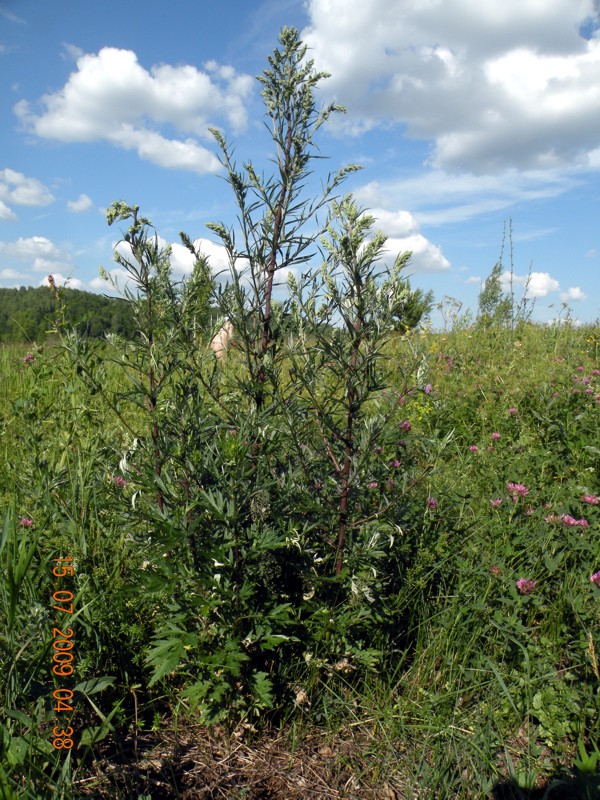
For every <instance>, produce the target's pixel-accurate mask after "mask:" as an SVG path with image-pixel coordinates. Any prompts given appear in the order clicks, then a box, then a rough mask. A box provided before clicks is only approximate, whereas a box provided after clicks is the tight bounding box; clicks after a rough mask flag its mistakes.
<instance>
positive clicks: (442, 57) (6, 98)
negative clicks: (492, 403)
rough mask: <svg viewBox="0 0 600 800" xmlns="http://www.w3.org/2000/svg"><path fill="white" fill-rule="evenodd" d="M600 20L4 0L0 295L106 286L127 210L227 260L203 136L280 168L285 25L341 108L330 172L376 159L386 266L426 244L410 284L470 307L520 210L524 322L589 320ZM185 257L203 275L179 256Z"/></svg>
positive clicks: (360, 6) (593, 302) (524, 7)
mask: <svg viewBox="0 0 600 800" xmlns="http://www.w3.org/2000/svg"><path fill="white" fill-rule="evenodd" d="M598 15H599V8H598V3H597V0H526V2H523V0H370V1H369V2H368V3H367V2H365V1H364V0H307V2H302V0H264V2H252V3H251V2H248V1H247V0H246V1H245V2H242V1H241V0H239V1H238V0H236V1H229V0H223V2H221V3H218V4H216V3H202V2H198V0H172V2H169V3H166V2H159V0H146V2H144V3H142V2H129V3H122V2H118V3H117V2H114V0H102V2H101V3H98V2H91V0H88V1H87V2H86V1H85V0H55V2H53V3H40V2H39V0H18V2H17V1H16V0H15V2H11V0H0V86H1V92H0V103H1V104H2V108H1V118H2V120H3V122H2V125H1V126H0V137H1V142H0V144H1V152H2V159H1V161H0V285H1V286H20V285H32V286H37V285H41V284H43V283H44V282H45V280H46V275H47V274H48V273H52V274H54V275H55V276H58V280H59V282H60V281H64V280H67V279H69V285H71V286H74V287H78V288H84V289H91V290H93V291H99V292H106V291H107V286H106V284H105V283H104V282H103V281H102V279H101V278H100V277H99V273H98V267H99V266H100V265H102V266H104V267H105V268H106V269H108V270H110V271H112V270H114V269H115V268H116V265H115V264H114V263H113V261H112V252H113V247H114V245H115V242H116V239H117V238H118V232H117V231H116V230H115V229H112V228H108V227H107V225H106V222H105V217H104V212H105V209H106V208H107V206H109V205H110V203H111V202H113V201H114V200H118V199H123V200H125V201H127V202H128V203H130V204H134V203H135V204H137V205H139V206H140V207H141V208H142V212H143V213H144V215H145V216H148V217H150V219H151V220H152V222H153V223H154V225H155V226H156V228H157V230H158V232H159V234H160V235H161V237H163V238H164V239H165V241H168V242H171V243H177V242H178V232H179V231H180V230H184V231H185V232H186V233H187V234H188V235H189V236H190V237H191V238H192V239H195V240H202V247H203V249H204V250H205V251H206V252H207V253H208V255H209V256H210V259H211V263H212V264H213V267H214V268H215V270H217V269H219V268H220V267H222V265H223V263H224V256H223V253H222V251H221V250H220V249H219V247H218V246H217V244H216V243H215V242H214V241H213V240H212V239H211V234H210V231H208V230H207V228H206V223H207V222H211V221H217V220H219V221H223V222H225V223H226V224H228V225H229V224H233V223H234V221H235V208H234V206H233V203H232V199H231V194H230V191H229V190H228V187H227V185H226V183H225V182H224V181H223V180H222V172H220V171H219V166H218V162H217V161H216V158H215V156H216V147H215V144H214V141H213V139H212V137H211V136H210V135H209V134H208V131H207V128H208V126H209V125H211V126H216V127H218V128H220V129H221V130H222V131H223V133H224V134H225V136H226V138H227V139H228V141H230V142H232V143H235V147H236V153H237V155H238V158H239V159H240V161H246V160H252V161H254V162H255V163H257V164H259V165H262V164H266V163H268V162H267V159H268V157H269V155H270V141H269V138H268V136H267V135H266V131H265V128H264V124H263V108H262V104H261V100H260V93H259V89H260V87H259V84H258V82H257V81H256V80H255V76H256V75H257V74H259V73H260V72H262V70H263V69H264V68H265V66H266V64H267V62H266V57H267V55H268V54H269V53H270V52H271V51H272V50H273V48H274V46H275V45H276V43H277V35H278V32H279V31H280V29H281V28H282V27H283V26H284V25H293V26H295V27H297V28H299V29H300V30H301V31H302V35H303V38H304V40H305V41H306V43H307V44H308V45H309V46H310V48H311V50H310V52H311V57H312V58H314V60H315V65H316V67H317V68H318V69H323V70H326V71H327V72H330V73H331V78H330V79H329V80H327V81H324V82H323V83H322V88H321V99H322V101H323V102H326V101H329V100H331V99H335V100H336V101H337V102H338V103H341V104H342V105H344V106H345V107H346V109H347V114H346V115H345V116H344V117H343V118H339V119H338V120H337V121H336V122H335V124H333V125H331V126H330V127H329V128H328V129H327V130H323V129H322V132H321V134H320V140H319V143H320V148H321V152H322V153H323V154H324V155H327V156H329V160H328V161H326V162H321V164H320V165H319V167H320V168H322V169H323V173H324V174H325V173H326V172H327V171H328V170H335V169H337V168H339V167H341V166H343V165H344V164H346V163H351V162H358V163H361V164H362V165H363V166H364V169H363V170H362V171H361V172H359V173H357V174H355V175H353V176H352V178H351V179H350V180H349V181H348V182H347V183H346V184H345V189H344V191H352V192H353V193H354V194H355V196H356V198H357V199H358V201H359V202H360V204H361V205H363V206H364V207H366V208H368V209H370V210H371V212H372V213H373V214H374V215H375V216H376V218H377V220H378V227H379V228H380V229H381V230H382V231H383V232H384V233H385V234H386V235H387V236H388V237H389V239H388V246H389V248H390V260H391V259H392V258H393V256H394V255H395V254H396V253H397V252H398V251H401V250H406V249H410V250H412V251H413V259H412V262H411V267H410V273H411V276H412V277H411V282H412V285H413V287H420V288H423V289H426V290H427V289H433V291H434V294H435V297H436V301H437V302H440V301H442V299H443V298H444V297H445V296H450V297H453V298H456V299H457V300H458V301H460V302H461V303H462V304H463V305H462V311H466V310H467V309H471V310H473V311H475V310H476V308H477V297H478V294H479V291H480V288H481V281H482V280H484V279H485V278H486V277H487V275H488V274H489V272H490V270H491V269H492V267H493V265H494V264H495V262H496V261H497V259H498V257H499V254H500V249H501V245H502V237H503V230H504V228H505V226H506V225H507V224H508V220H509V219H511V220H512V232H513V235H512V240H513V265H514V285H515V289H516V293H517V295H518V296H520V294H522V293H523V292H525V291H527V292H528V294H529V297H530V299H531V300H535V307H534V312H533V318H534V319H536V320H538V321H549V320H552V319H555V318H557V317H558V316H559V314H560V313H561V310H562V308H563V304H564V303H567V304H568V306H569V307H570V308H571V310H572V315H573V317H574V318H575V319H577V320H579V321H583V322H593V321H595V320H597V319H598V318H599V317H600V278H599V275H600V226H599V224H598V223H599V211H600V203H599V196H600V32H599V30H598ZM504 264H505V266H506V267H507V268H508V267H509V266H510V258H509V253H508V243H507V244H506V246H505V257H504ZM173 267H174V269H175V270H176V272H178V273H181V274H184V273H185V272H186V271H187V270H188V269H189V267H190V265H189V261H188V260H186V254H185V252H184V251H183V249H182V248H180V247H178V246H177V245H175V247H174V249H173ZM529 274H530V279H529V285H528V287H527V289H526V281H527V276H528V275H529ZM117 277H118V275H117ZM436 319H437V321H438V323H439V320H440V319H441V317H440V313H439V312H438V311H436V312H435V314H434V321H435V320H436Z"/></svg>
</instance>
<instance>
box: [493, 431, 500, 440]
mask: <svg viewBox="0 0 600 800" xmlns="http://www.w3.org/2000/svg"><path fill="white" fill-rule="evenodd" d="M499 438H500V434H499V433H496V432H495V431H494V433H492V439H493V440H494V441H495V442H497V441H498V439H499Z"/></svg>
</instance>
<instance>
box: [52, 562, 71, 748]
mask: <svg viewBox="0 0 600 800" xmlns="http://www.w3.org/2000/svg"><path fill="white" fill-rule="evenodd" d="M72 561H73V558H72V557H71V556H65V557H63V558H54V559H53V562H54V563H55V566H54V567H53V568H52V575H53V576H54V577H55V578H68V577H73V576H74V575H75V567H74V566H73V564H70V563H69V562H72ZM55 586H58V581H55ZM52 600H53V601H54V603H55V605H53V606H52V608H53V609H54V610H55V611H57V612H58V611H62V613H63V614H72V613H73V592H71V591H69V590H66V589H57V590H56V591H55V592H54V593H53V594H52ZM54 621H55V623H56V625H58V624H59V621H58V619H56V620H54ZM74 646H75V643H74V641H73V628H68V627H65V626H64V625H62V624H61V626H60V627H53V628H52V661H53V665H52V672H53V673H54V674H55V675H59V676H60V677H64V676H66V675H72V674H73V659H74V655H73V648H74ZM52 697H53V698H54V699H55V700H56V705H55V706H54V711H55V712H56V713H57V714H62V713H70V714H71V717H72V715H73V706H72V705H70V704H69V703H68V702H67V701H68V700H71V699H72V697H73V692H72V691H71V689H67V688H64V687H61V688H58V689H55V690H54V691H53V692H52ZM55 722H57V723H59V724H58V725H56V726H54V727H53V728H52V736H53V740H52V745H53V746H54V747H55V748H56V749H57V750H69V749H70V748H71V747H73V739H72V738H71V737H72V736H73V728H72V727H71V726H70V725H65V724H64V723H62V722H61V721H60V719H59V717H55Z"/></svg>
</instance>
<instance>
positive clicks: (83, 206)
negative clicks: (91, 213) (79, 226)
mask: <svg viewBox="0 0 600 800" xmlns="http://www.w3.org/2000/svg"><path fill="white" fill-rule="evenodd" d="M93 205H94V204H93V203H92V199H91V198H90V197H88V196H87V194H80V195H79V197H78V198H77V200H69V201H68V203H67V208H68V209H69V211H74V212H75V213H76V214H80V213H81V212H82V211H88V210H89V209H90V208H91V207H92V206H93Z"/></svg>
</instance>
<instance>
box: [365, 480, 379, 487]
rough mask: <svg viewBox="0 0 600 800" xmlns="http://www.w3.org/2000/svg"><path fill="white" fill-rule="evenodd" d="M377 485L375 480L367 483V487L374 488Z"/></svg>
mask: <svg viewBox="0 0 600 800" xmlns="http://www.w3.org/2000/svg"><path fill="white" fill-rule="evenodd" d="M378 486H379V483H378V482H377V481H371V482H370V483H368V484H367V489H376V488H377V487H378Z"/></svg>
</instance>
